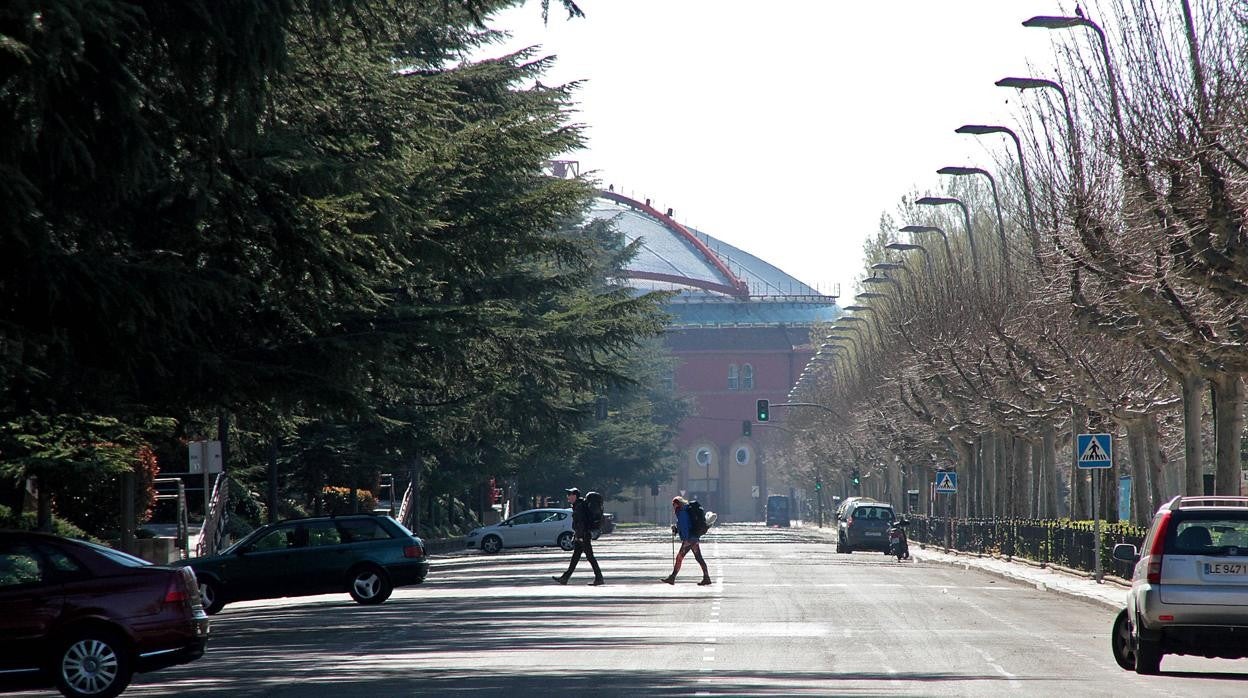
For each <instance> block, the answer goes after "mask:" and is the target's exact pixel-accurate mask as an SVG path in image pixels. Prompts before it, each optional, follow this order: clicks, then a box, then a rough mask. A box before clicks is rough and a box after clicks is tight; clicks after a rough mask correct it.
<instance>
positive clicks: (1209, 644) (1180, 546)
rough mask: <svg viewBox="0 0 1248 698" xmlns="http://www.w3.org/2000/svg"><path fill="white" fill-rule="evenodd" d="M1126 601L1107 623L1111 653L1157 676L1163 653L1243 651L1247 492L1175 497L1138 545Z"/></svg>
mask: <svg viewBox="0 0 1248 698" xmlns="http://www.w3.org/2000/svg"><path fill="white" fill-rule="evenodd" d="M1114 558H1115V559H1118V560H1124V561H1127V562H1134V563H1135V570H1134V572H1133V575H1132V578H1131V591H1130V592H1128V594H1127V604H1126V608H1124V609H1123V610H1122V611H1121V612H1120V613H1119V614H1118V618H1117V619H1116V620H1115V622H1114V631H1113V634H1112V636H1111V642H1112V645H1113V652H1114V659H1115V660H1116V661H1117V662H1118V664H1119V666H1121V667H1123V668H1124V669H1134V670H1135V671H1136V672H1138V673H1140V674H1156V673H1157V672H1158V671H1160V670H1161V659H1162V657H1164V656H1165V655H1167V654H1188V655H1197V656H1203V657H1221V658H1225V659H1238V658H1241V657H1248V497H1175V498H1174V499H1172V500H1170V501H1169V502H1167V503H1166V504H1164V505H1162V507H1161V508H1160V509H1159V510H1158V511H1157V514H1156V516H1154V517H1153V522H1152V525H1151V526H1150V527H1149V530H1148V535H1147V536H1146V537H1145V538H1144V542H1143V544H1142V546H1141V548H1140V549H1139V550H1137V549H1136V547H1135V546H1134V545H1130V544H1128V543H1122V544H1119V545H1116V546H1114Z"/></svg>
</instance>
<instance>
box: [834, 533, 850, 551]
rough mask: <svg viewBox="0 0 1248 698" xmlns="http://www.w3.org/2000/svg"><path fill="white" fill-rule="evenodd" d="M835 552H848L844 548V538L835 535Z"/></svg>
mask: <svg viewBox="0 0 1248 698" xmlns="http://www.w3.org/2000/svg"><path fill="white" fill-rule="evenodd" d="M836 552H838V553H847V552H849V551H848V550H846V549H845V539H843V538H841V537H840V536H837V538H836Z"/></svg>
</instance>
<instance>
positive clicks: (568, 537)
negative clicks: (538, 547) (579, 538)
mask: <svg viewBox="0 0 1248 698" xmlns="http://www.w3.org/2000/svg"><path fill="white" fill-rule="evenodd" d="M559 547H560V548H563V549H564V550H571V549H573V548H575V547H576V541H575V540H573V536H572V532H571V531H564V532H563V533H560V534H559Z"/></svg>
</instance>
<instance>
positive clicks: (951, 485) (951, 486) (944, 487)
mask: <svg viewBox="0 0 1248 698" xmlns="http://www.w3.org/2000/svg"><path fill="white" fill-rule="evenodd" d="M936 491H937V492H957V491H958V480H957V476H956V475H954V474H953V473H948V472H944V473H936Z"/></svg>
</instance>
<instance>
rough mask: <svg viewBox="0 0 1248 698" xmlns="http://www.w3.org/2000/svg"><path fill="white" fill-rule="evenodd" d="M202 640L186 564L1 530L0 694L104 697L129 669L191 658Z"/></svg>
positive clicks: (202, 624) (204, 622)
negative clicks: (37, 691) (41, 691)
mask: <svg viewBox="0 0 1248 698" xmlns="http://www.w3.org/2000/svg"><path fill="white" fill-rule="evenodd" d="M207 641H208V616H207V615H206V614H205V613H204V609H203V606H202V605H201V603H200V599H199V585H198V584H197V583H196V581H195V573H194V572H193V571H191V569H190V568H187V567H181V568H171V567H161V566H157V565H152V564H150V563H148V562H146V561H144V560H140V559H139V558H137V557H133V556H131V555H127V554H125V553H123V552H119V551H117V550H113V549H111V548H106V547H103V546H100V545H95V544H93V543H87V542H84V541H78V540H70V539H67V538H60V537H57V536H52V535H45V534H40V533H30V532H25V531H0V687H2V688H0V690H15V689H29V688H34V687H42V686H53V685H55V686H56V687H57V688H59V689H60V691H61V693H63V694H64V695H66V696H72V697H79V696H84V697H89V698H111V697H112V696H116V695H118V694H119V693H121V692H122V691H124V690H125V689H126V686H128V685H129V684H130V678H131V676H132V675H133V674H134V673H135V672H146V671H152V670H154V669H159V668H161V667H167V666H171V665H174V664H183V663H185V662H189V661H192V660H195V659H198V658H199V657H201V656H203V654H204V647H205V645H206V644H207Z"/></svg>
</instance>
